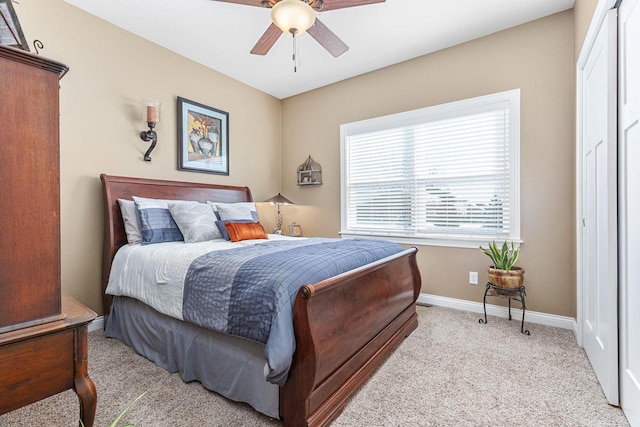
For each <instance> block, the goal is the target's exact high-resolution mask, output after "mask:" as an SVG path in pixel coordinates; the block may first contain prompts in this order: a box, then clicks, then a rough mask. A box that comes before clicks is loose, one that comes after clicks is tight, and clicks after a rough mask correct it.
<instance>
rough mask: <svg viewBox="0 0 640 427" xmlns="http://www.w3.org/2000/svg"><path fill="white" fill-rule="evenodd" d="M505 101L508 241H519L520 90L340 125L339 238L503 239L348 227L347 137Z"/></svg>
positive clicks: (472, 242)
mask: <svg viewBox="0 0 640 427" xmlns="http://www.w3.org/2000/svg"><path fill="white" fill-rule="evenodd" d="M499 102H507V103H508V105H509V139H510V140H509V185H510V191H509V202H510V221H509V233H508V238H507V240H508V241H512V242H515V243H517V244H520V243H522V240H521V237H520V89H513V90H508V91H504V92H498V93H493V94H489V95H484V96H479V97H475V98H469V99H464V100H460V101H454V102H449V103H445V104H439V105H434V106H429V107H424V108H420V109H417V110H411V111H405V112H401V113H395V114H390V115H387V116H382V117H375V118H371V119H366V120H360V121H356V122H351V123H346V124H342V125H340V230H341V231H340V235H341V236H342V237H358V238H372V239H386V240H391V241H394V242H397V243H404V244H414V245H424V246H446V247H457V248H477V247H478V246H479V245H481V244H482V245H486V244H487V243H488V242H490V241H491V240H494V239H495V240H500V241H502V240H504V239H505V238H504V236H497V235H482V236H479V235H471V234H462V235H461V234H447V233H429V234H426V235H424V234H423V235H407V234H394V233H388V232H381V231H359V230H358V231H354V230H348V229H347V203H346V202H347V188H346V176H347V166H348V165H347V155H346V149H347V138H348V137H349V136H350V135H357V134H362V133H368V132H375V131H382V130H385V129H392V128H398V127H403V126H410V125H415V124H420V123H427V122H432V121H437V120H443V119H446V118H450V117H459V116H464V115H468V114H473V113H474V112H477V111H482V109H483V108H484V109H486V108H487V107H488V106H490V105H492V104H496V103H499Z"/></svg>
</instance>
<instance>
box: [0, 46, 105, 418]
mask: <svg viewBox="0 0 640 427" xmlns="http://www.w3.org/2000/svg"><path fill="white" fill-rule="evenodd" d="M67 70H68V68H67V66H66V65H63V64H60V63H58V62H55V61H51V60H48V59H45V58H42V57H40V56H37V55H32V54H30V53H27V52H25V51H22V50H20V49H14V48H10V47H7V46H3V45H0V161H1V162H2V163H1V164H0V207H1V209H0V245H1V247H0V295H1V296H2V298H1V300H0V414H3V413H5V412H8V411H11V410H14V409H16V408H19V407H21V406H24V405H26V404H29V403H32V402H35V401H37V400H40V399H43V398H45V397H47V396H50V395H53V394H56V393H59V392H60V391H63V390H66V389H69V388H73V389H75V390H76V392H77V393H78V396H79V397H80V402H81V410H80V412H81V416H82V417H83V420H84V422H85V425H86V426H90V425H92V424H93V416H94V414H95V405H96V391H95V387H94V385H93V382H91V380H90V379H89V377H88V376H87V335H86V334H87V324H88V322H90V321H91V320H92V319H93V318H95V316H96V314H95V313H94V312H93V311H91V310H89V309H88V308H86V307H84V306H83V305H82V304H80V303H78V302H76V301H74V300H72V299H71V298H68V297H66V296H63V295H62V292H61V283H60V277H61V275H60V144H59V119H60V118H59V116H60V112H59V80H60V78H61V77H62V76H63V75H64V74H65V73H66V72H67Z"/></svg>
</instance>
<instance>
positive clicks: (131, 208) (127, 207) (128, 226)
mask: <svg viewBox="0 0 640 427" xmlns="http://www.w3.org/2000/svg"><path fill="white" fill-rule="evenodd" d="M118 204H119V205H120V213H121V214H122V221H123V222H124V232H125V233H126V234H127V242H129V243H140V242H142V234H140V226H139V225H138V209H137V208H136V203H135V202H134V201H133V200H126V199H118Z"/></svg>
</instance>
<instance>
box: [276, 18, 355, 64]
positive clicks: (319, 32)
mask: <svg viewBox="0 0 640 427" xmlns="http://www.w3.org/2000/svg"><path fill="white" fill-rule="evenodd" d="M276 28H277V27H276ZM307 33H309V34H310V35H311V37H313V38H314V39H316V41H317V42H318V43H320V45H321V46H322V47H324V48H325V49H327V50H328V51H329V53H330V54H331V55H333V56H334V57H335V58H337V57H338V56H340V55H342V54H343V53H345V52H346V51H348V50H349V46H347V45H346V44H345V43H344V42H343V41H342V40H340V39H339V38H338V36H336V35H335V34H333V32H332V31H331V30H330V29H329V28H327V26H326V25H324V24H323V23H322V22H320V20H319V19H318V18H316V22H315V24H313V26H312V27H311V28H309V29H308V30H307Z"/></svg>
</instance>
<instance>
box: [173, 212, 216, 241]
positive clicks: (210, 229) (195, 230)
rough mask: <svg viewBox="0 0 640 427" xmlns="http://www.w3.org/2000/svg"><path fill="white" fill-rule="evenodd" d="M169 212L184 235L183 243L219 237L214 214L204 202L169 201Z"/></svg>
mask: <svg viewBox="0 0 640 427" xmlns="http://www.w3.org/2000/svg"><path fill="white" fill-rule="evenodd" d="M168 206H169V212H171V216H172V217H173V220H174V221H175V222H176V224H177V225H178V228H179V229H180V231H181V232H182V235H183V236H184V241H185V243H195V242H204V241H207V240H214V239H221V238H222V234H221V233H220V230H219V229H218V226H217V225H216V219H217V218H216V215H215V213H214V212H213V208H212V207H211V205H209V204H206V203H198V202H189V203H184V202H183V203H169V204H168Z"/></svg>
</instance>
